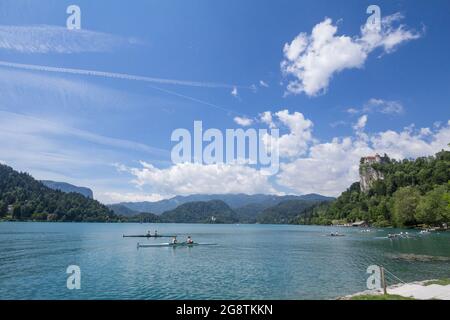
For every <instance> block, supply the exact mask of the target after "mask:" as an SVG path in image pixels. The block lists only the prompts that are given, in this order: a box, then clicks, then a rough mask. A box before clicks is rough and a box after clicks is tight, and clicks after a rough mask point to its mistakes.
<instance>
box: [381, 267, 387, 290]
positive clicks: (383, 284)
mask: <svg viewBox="0 0 450 320" xmlns="http://www.w3.org/2000/svg"><path fill="white" fill-rule="evenodd" d="M381 285H382V286H383V293H384V295H387V286H386V277H385V274H384V267H381Z"/></svg>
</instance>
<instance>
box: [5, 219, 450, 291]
mask: <svg viewBox="0 0 450 320" xmlns="http://www.w3.org/2000/svg"><path fill="white" fill-rule="evenodd" d="M155 229H157V230H158V231H159V233H160V234H173V233H175V234H178V235H179V236H180V239H183V237H185V236H186V235H188V234H190V235H192V236H193V238H194V240H195V241H197V242H214V243H218V245H217V246H215V247H209V246H204V247H201V246H199V247H193V248H186V247H184V248H142V249H137V248H136V244H137V242H138V241H140V242H143V243H161V242H166V241H167V239H156V240H155V239H150V240H146V239H133V238H122V234H141V233H144V232H146V231H147V230H152V232H153V230H155ZM335 230H336V228H329V227H317V226H273V225H187V224H160V225H155V224H153V225H150V224H75V223H0V299H332V298H336V297H338V296H342V295H346V294H351V293H355V292H359V291H362V290H365V289H366V287H365V286H366V279H367V276H368V275H367V274H366V269H367V267H368V266H369V265H371V264H380V265H384V266H385V267H386V268H387V269H388V270H389V271H391V272H392V273H394V274H395V275H396V276H398V277H399V278H400V279H401V280H403V281H413V280H423V279H431V278H437V277H450V262H449V261H448V259H450V232H447V233H442V234H432V235H427V236H418V235H417V236H416V237H414V238H411V239H395V240H389V239H386V238H382V237H384V236H386V235H387V233H393V232H395V230H392V229H386V230H378V231H377V230H373V231H372V232H371V233H361V232H360V231H359V230H358V229H352V228H341V229H338V230H339V232H341V233H344V234H346V237H327V236H324V235H325V234H327V233H330V232H332V231H335ZM404 254H409V255H408V256H404ZM412 254H415V255H431V256H439V257H441V259H440V260H442V261H434V260H432V259H431V261H422V262H418V261H412V260H414V259H412V260H411V257H413V258H414V257H416V256H413V255H412ZM405 257H408V258H405ZM445 257H446V259H445ZM426 260H429V259H426ZM69 265H78V266H79V267H80V268H81V290H68V289H67V287H66V280H67V277H68V275H67V274H66V268H67V267H68V266H69Z"/></svg>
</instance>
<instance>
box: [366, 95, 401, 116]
mask: <svg viewBox="0 0 450 320" xmlns="http://www.w3.org/2000/svg"><path fill="white" fill-rule="evenodd" d="M404 111H405V110H404V108H403V105H402V104H401V103H400V102H398V101H388V100H383V99H375V98H372V99H370V100H369V101H368V102H367V103H366V104H365V105H364V107H363V112H380V113H384V114H401V113H403V112H404Z"/></svg>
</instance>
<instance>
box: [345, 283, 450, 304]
mask: <svg viewBox="0 0 450 320" xmlns="http://www.w3.org/2000/svg"><path fill="white" fill-rule="evenodd" d="M437 281H440V280H439V279H431V280H422V281H413V282H408V283H398V284H394V285H391V286H388V287H387V290H386V291H387V294H388V295H393V296H401V297H404V298H412V299H414V300H450V285H438V284H430V283H431V282H437ZM364 296H380V297H382V296H384V293H383V289H374V290H365V291H361V292H357V293H353V294H350V295H346V296H343V297H338V298H337V299H336V300H352V299H354V298H356V297H364Z"/></svg>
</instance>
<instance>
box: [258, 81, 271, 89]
mask: <svg viewBox="0 0 450 320" xmlns="http://www.w3.org/2000/svg"><path fill="white" fill-rule="evenodd" d="M259 85H260V86H261V87H264V88H268V87H269V84H268V83H267V82H265V81H263V80H260V81H259Z"/></svg>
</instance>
